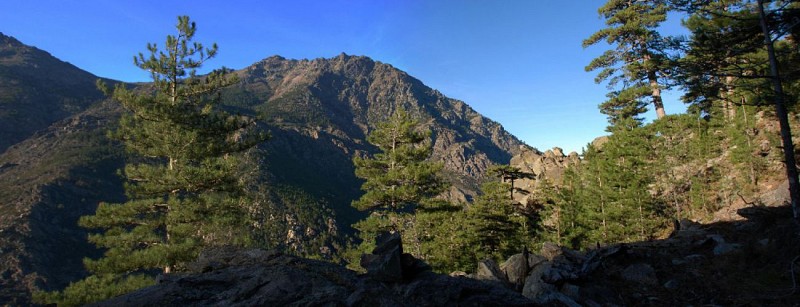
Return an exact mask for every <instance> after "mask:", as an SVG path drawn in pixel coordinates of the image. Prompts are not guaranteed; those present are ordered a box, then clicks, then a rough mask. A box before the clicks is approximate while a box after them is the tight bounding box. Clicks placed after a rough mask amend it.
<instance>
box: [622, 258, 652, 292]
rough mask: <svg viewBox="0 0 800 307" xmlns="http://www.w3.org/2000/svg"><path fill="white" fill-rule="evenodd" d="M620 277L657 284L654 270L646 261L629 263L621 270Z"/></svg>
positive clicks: (649, 284)
mask: <svg viewBox="0 0 800 307" xmlns="http://www.w3.org/2000/svg"><path fill="white" fill-rule="evenodd" d="M622 279H624V280H627V281H630V282H635V283H640V284H643V285H648V286H654V285H657V284H658V277H656V270H655V269H653V267H652V266H650V265H649V264H646V263H634V264H631V265H629V266H628V267H626V268H625V269H624V270H622Z"/></svg>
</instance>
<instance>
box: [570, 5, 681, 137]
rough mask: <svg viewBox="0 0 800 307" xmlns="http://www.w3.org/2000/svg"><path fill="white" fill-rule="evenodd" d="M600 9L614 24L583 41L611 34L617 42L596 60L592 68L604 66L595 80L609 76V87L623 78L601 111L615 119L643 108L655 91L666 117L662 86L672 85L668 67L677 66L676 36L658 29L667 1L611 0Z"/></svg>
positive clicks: (610, 39) (655, 101) (658, 107)
mask: <svg viewBox="0 0 800 307" xmlns="http://www.w3.org/2000/svg"><path fill="white" fill-rule="evenodd" d="M598 12H599V13H600V15H601V16H603V17H604V18H605V20H606V24H607V25H608V27H607V28H605V29H602V30H600V31H598V32H596V33H594V34H592V35H591V36H590V37H589V38H587V39H586V40H584V41H583V46H584V47H588V46H590V45H594V44H597V43H598V42H600V41H603V40H605V41H606V42H607V43H609V44H611V45H614V46H615V47H614V49H612V50H607V51H606V52H605V53H603V55H601V56H599V57H597V58H596V59H594V60H592V62H591V63H590V64H589V65H588V66H586V71H593V70H597V69H600V73H599V74H598V75H597V78H596V79H595V81H596V82H598V83H600V82H603V81H605V80H608V81H609V82H608V86H609V88H614V87H615V86H617V85H618V83H620V82H622V83H623V86H622V89H621V90H616V91H612V92H611V93H610V94H609V95H608V97H609V100H608V101H606V102H604V103H603V104H601V105H600V109H601V112H602V113H603V114H606V115H608V116H609V120H610V121H611V124H612V125H614V124H615V122H616V121H617V120H618V119H620V118H628V117H630V118H635V117H636V116H637V115H639V114H641V113H643V112H644V111H645V105H646V103H644V101H643V99H644V98H645V97H650V98H651V102H652V104H653V107H654V108H655V110H656V114H657V116H658V118H662V117H664V115H665V114H666V113H665V112H664V104H663V102H662V99H661V90H662V89H663V88H664V87H665V86H666V84H665V82H664V81H663V80H664V78H665V76H666V75H665V74H664V72H665V71H666V70H668V69H669V68H670V66H671V62H670V57H671V56H670V54H669V52H670V50H671V49H672V48H674V40H672V39H667V38H664V37H662V36H661V35H660V34H659V33H658V32H657V31H656V30H655V29H656V28H657V27H658V26H659V24H661V23H662V22H663V21H665V20H666V18H667V12H668V7H667V5H666V4H665V3H664V1H660V0H648V1H625V0H609V1H608V2H606V4H605V5H603V6H602V7H601V8H600V9H599V10H598Z"/></svg>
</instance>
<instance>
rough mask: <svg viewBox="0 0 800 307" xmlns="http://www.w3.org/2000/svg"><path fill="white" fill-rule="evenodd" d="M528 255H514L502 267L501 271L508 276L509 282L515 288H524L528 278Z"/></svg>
mask: <svg viewBox="0 0 800 307" xmlns="http://www.w3.org/2000/svg"><path fill="white" fill-rule="evenodd" d="M527 256H528V255H527V253H520V254H516V255H513V256H511V257H509V258H508V260H506V262H503V264H501V265H500V270H501V271H502V272H503V273H504V274H505V275H506V278H507V279H508V281H509V282H510V283H512V284H514V285H515V286H518V287H522V285H524V284H525V278H526V277H527V276H528V271H529V270H530V266H529V264H528V257H527Z"/></svg>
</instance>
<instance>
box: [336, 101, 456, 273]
mask: <svg viewBox="0 0 800 307" xmlns="http://www.w3.org/2000/svg"><path fill="white" fill-rule="evenodd" d="M367 140H368V141H369V142H370V143H371V144H373V145H375V146H376V147H378V149H379V150H380V152H379V153H376V154H375V155H374V157H371V158H370V157H363V158H362V157H355V158H354V159H353V163H354V165H355V167H356V176H357V177H359V178H362V179H364V180H365V182H364V183H363V184H362V186H361V190H363V191H364V195H362V196H361V198H359V199H357V200H355V201H353V203H352V205H353V207H355V208H356V209H358V210H362V211H370V212H371V214H370V215H369V216H368V217H367V218H366V219H364V220H362V221H360V222H358V223H356V224H355V225H353V226H354V227H355V228H356V229H358V230H359V231H360V233H359V237H360V238H361V239H362V243H361V244H360V245H359V246H358V247H357V249H356V250H352V251H350V252H349V254H350V255H349V256H348V258H350V259H351V262H352V261H353V260H355V259H356V258H357V257H359V256H360V254H361V253H368V252H370V251H371V249H372V248H373V247H374V246H373V244H374V242H373V239H374V238H375V236H376V235H377V234H378V233H379V232H382V231H399V232H400V233H401V234H403V235H404V237H405V238H408V234H406V233H405V232H404V230H406V229H410V228H413V227H414V226H413V225H415V222H416V217H415V215H414V213H413V212H414V210H415V209H417V208H418V207H419V206H421V205H424V204H426V203H430V202H431V201H432V199H433V197H435V196H437V195H439V194H441V193H442V192H443V191H444V190H445V189H447V187H448V184H447V183H446V182H445V181H444V179H443V178H442V177H441V176H440V174H439V172H440V171H441V169H442V164H440V163H435V162H431V161H428V160H427V159H428V158H429V157H430V155H431V153H432V149H431V144H430V132H429V131H423V130H422V127H421V125H420V123H419V122H418V121H416V120H413V119H412V118H411V116H410V115H409V114H408V112H407V111H405V110H404V109H402V108H401V109H398V110H396V111H395V113H394V114H393V115H391V116H390V118H389V119H388V121H386V122H382V123H379V124H378V125H377V127H376V129H375V130H373V131H372V132H370V134H369V136H368V137H367ZM406 241H407V242H408V241H409V240H406ZM411 241H413V242H418V241H419V238H411ZM415 247H416V248H415V249H416V250H420V249H421V247H420V245H419V244H417V245H416V246H415ZM417 256H421V255H417Z"/></svg>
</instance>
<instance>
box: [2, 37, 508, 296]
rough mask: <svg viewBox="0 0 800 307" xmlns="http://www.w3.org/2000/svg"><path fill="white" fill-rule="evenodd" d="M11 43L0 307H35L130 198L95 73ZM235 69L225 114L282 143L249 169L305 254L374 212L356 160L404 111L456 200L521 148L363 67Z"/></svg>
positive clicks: (283, 236)
mask: <svg viewBox="0 0 800 307" xmlns="http://www.w3.org/2000/svg"><path fill="white" fill-rule="evenodd" d="M0 39H1V40H2V43H1V44H2V46H3V47H2V48H3V49H2V51H0V86H1V88H0V89H2V90H0V93H2V94H0V96H2V97H0V133H2V135H1V136H0V141H2V142H3V143H2V144H0V149H2V150H0V276H2V281H0V305H2V304H6V303H15V304H23V305H24V304H26V303H27V302H28V298H29V295H30V293H29V291H30V290H31V289H36V288H38V289H59V288H62V287H64V286H65V285H66V284H67V283H69V282H70V281H73V280H76V279H78V278H80V277H82V276H83V275H84V274H85V271H84V270H83V266H82V263H81V259H82V258H83V257H87V256H95V255H96V254H97V251H96V250H95V249H94V248H93V247H92V246H91V245H90V244H88V243H87V242H86V240H85V239H86V231H85V230H84V229H81V228H80V227H78V226H77V219H78V218H79V217H80V216H82V215H86V214H91V213H93V212H94V210H95V208H96V206H97V204H98V203H99V202H101V201H107V202H119V201H122V200H123V199H124V194H123V192H122V182H121V180H120V178H119V177H118V176H117V175H116V170H117V169H119V168H120V167H121V166H122V165H123V163H124V154H123V153H122V149H121V146H120V145H119V144H117V143H115V142H112V141H109V140H108V139H106V136H105V135H106V131H107V130H108V129H110V128H113V127H114V126H115V125H116V121H117V119H118V117H119V115H120V114H121V112H122V110H121V108H120V107H119V106H118V105H117V104H116V103H114V102H110V101H105V102H101V100H100V99H101V98H102V97H100V93H99V92H98V91H97V90H96V89H95V86H94V82H95V77H94V76H93V75H91V74H90V73H87V72H84V71H80V70H79V69H77V68H75V67H73V66H72V65H69V64H67V63H63V62H61V61H59V60H57V59H55V58H53V57H52V56H50V55H49V54H47V53H46V52H43V51H40V50H38V49H35V48H33V47H28V46H25V45H23V44H22V43H20V42H18V41H16V40H15V39H13V38H10V37H6V36H0ZM236 73H237V74H239V75H240V77H241V80H242V82H241V84H239V85H237V86H235V87H233V88H230V89H229V90H227V91H226V92H224V93H223V98H224V99H225V101H226V103H227V106H226V108H229V109H230V110H232V111H236V112H241V113H244V114H250V115H254V116H258V117H259V119H260V120H261V122H262V125H264V126H265V127H267V129H268V130H270V132H271V133H272V135H273V138H272V139H271V140H270V141H268V142H266V143H264V144H263V145H262V146H261V147H260V148H259V149H258V150H256V151H253V152H251V153H250V154H249V155H248V157H250V159H247V163H248V164H247V165H246V167H243V171H244V173H243V176H246V177H245V178H248V183H249V185H250V187H251V190H252V191H253V194H254V195H256V201H257V204H258V205H259V206H261V210H262V212H261V213H262V214H263V217H264V220H263V222H264V225H267V226H269V227H267V226H265V227H264V228H263V230H264V231H263V234H264V237H265V238H263V241H265V242H267V243H268V244H269V245H271V246H279V247H280V246H282V247H284V248H286V249H289V250H295V251H297V252H299V253H301V254H302V253H307V254H308V253H319V252H322V251H329V247H331V246H330V240H331V239H330V237H340V236H341V234H342V233H347V232H348V231H349V229H348V227H349V225H350V224H351V223H353V222H355V221H356V220H358V219H359V218H360V217H361V216H363V213H359V212H356V211H355V210H354V209H352V208H351V207H350V202H351V201H352V200H353V199H355V198H356V197H358V196H359V195H360V193H361V192H360V191H359V186H360V181H359V180H358V179H357V178H356V177H355V176H354V174H353V166H352V162H351V161H352V158H353V157H354V156H355V155H366V154H369V153H374V152H375V150H376V148H374V147H373V146H371V145H370V144H368V143H367V142H366V140H365V138H366V135H367V134H368V132H369V131H370V129H371V128H373V127H375V124H376V123H378V122H380V121H382V120H384V119H385V118H386V117H387V116H389V115H390V114H391V112H392V111H393V110H395V109H396V108H397V107H398V106H402V107H404V108H406V109H408V110H409V111H410V112H411V113H412V114H414V115H416V116H419V117H420V118H421V119H422V122H424V123H425V124H426V125H427V126H428V127H429V128H431V130H432V132H433V135H432V136H433V146H434V157H433V158H432V159H434V160H437V161H442V162H443V163H444V164H445V169H446V170H447V172H448V174H449V176H448V177H450V179H451V180H452V181H453V182H454V184H455V188H454V189H453V190H452V191H451V193H450V195H449V196H450V197H451V198H453V199H457V200H458V199H461V200H463V199H466V198H468V197H470V196H471V195H475V193H476V191H477V186H478V183H479V181H480V180H481V177H482V176H483V173H484V172H485V170H486V168H487V166H488V165H489V164H490V163H508V161H509V160H510V158H511V156H512V155H513V154H515V153H516V152H517V151H518V150H519V149H520V148H521V146H523V145H522V144H521V142H519V140H517V139H516V138H514V137H513V136H512V135H510V134H508V133H507V132H506V131H505V130H503V128H502V127H501V126H500V125H499V124H497V123H495V122H493V121H491V120H489V119H486V118H484V117H482V116H481V115H480V114H478V113H477V112H475V111H474V110H472V109H471V108H470V107H469V106H467V105H466V104H465V103H464V102H461V101H457V100H453V99H450V98H447V97H445V96H444V95H442V94H441V93H439V92H438V91H436V90H433V89H431V88H429V87H427V86H425V85H424V84H422V82H420V81H419V80H417V79H414V78H413V77H411V76H409V75H408V74H406V73H404V72H402V71H400V70H397V69H395V68H393V67H392V66H390V65H388V64H384V63H380V62H375V61H372V60H370V59H369V58H366V57H353V56H347V55H340V56H338V57H336V58H332V59H316V60H286V59H283V58H280V57H271V58H268V59H265V60H263V61H261V62H258V63H256V64H254V65H252V66H250V67H248V68H245V69H242V70H240V71H237V72H236ZM46 110H52V112H50V113H47V112H46ZM40 115H41V116H40ZM22 126H25V127H22ZM23 128H24V129H23ZM14 129H16V130H14ZM338 229H344V231H343V232H340V231H338ZM325 236H328V237H327V238H326V237H325ZM323 253H324V252H323Z"/></svg>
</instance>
